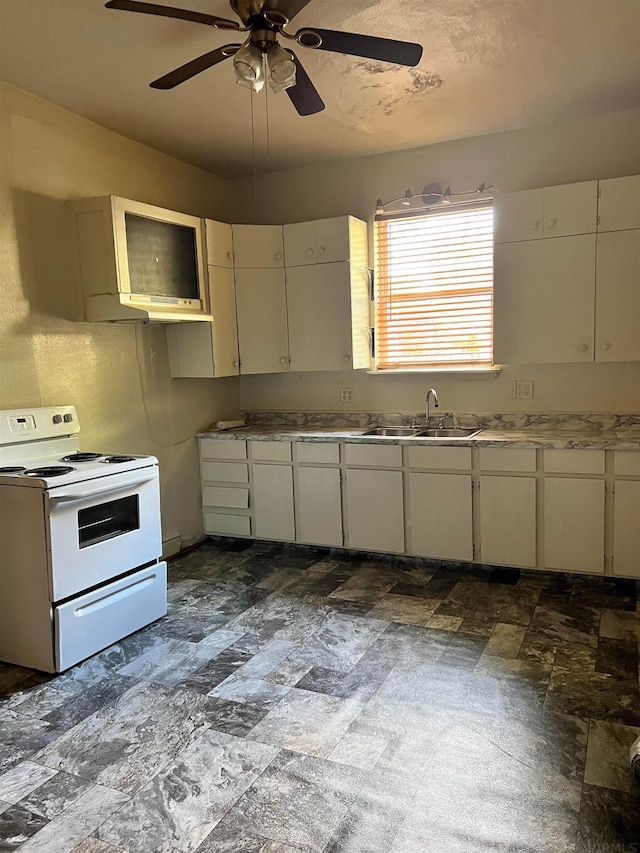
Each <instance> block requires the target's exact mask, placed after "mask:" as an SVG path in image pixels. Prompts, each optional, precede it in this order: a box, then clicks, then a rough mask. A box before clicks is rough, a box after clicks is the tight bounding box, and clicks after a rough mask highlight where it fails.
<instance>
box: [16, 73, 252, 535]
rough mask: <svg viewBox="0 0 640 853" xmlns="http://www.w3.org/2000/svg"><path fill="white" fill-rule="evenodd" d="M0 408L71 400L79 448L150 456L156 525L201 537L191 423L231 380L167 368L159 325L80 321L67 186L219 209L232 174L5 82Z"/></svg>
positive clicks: (209, 211) (232, 403) (206, 211)
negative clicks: (156, 485)
mask: <svg viewBox="0 0 640 853" xmlns="http://www.w3.org/2000/svg"><path fill="white" fill-rule="evenodd" d="M0 143H1V149H0V169H1V173H0V294H1V298H0V409H10V408H18V407H24V406H49V405H56V404H73V405H75V406H76V407H77V410H78V416H79V419H80V424H81V430H82V431H81V446H82V447H83V448H84V449H85V450H101V451H111V452H130V453H151V454H155V455H156V456H157V457H158V459H159V460H160V472H161V488H162V513H163V535H164V537H165V539H167V538H170V537H173V536H176V535H180V537H181V539H182V544H183V545H185V544H188V543H189V542H191V541H193V540H195V539H197V538H198V537H199V536H201V532H202V520H201V510H200V483H199V470H198V461H197V447H196V440H195V438H194V436H195V433H196V432H197V430H198V429H201V428H202V427H204V426H206V425H208V424H209V423H211V422H212V421H214V420H217V419H218V418H221V417H225V418H226V417H232V416H236V414H237V411H238V408H239V387H238V381H237V380H235V379H229V380H215V381H214V380H172V379H171V378H170V375H169V368H168V359H167V351H166V341H165V333H164V329H163V327H161V326H142V325H139V324H136V325H111V324H104V325H103V324H89V323H84V322H77V318H78V317H79V316H81V314H80V313H79V312H80V311H81V299H80V289H79V279H78V274H77V268H78V263H77V252H76V244H75V227H74V222H73V219H72V218H71V215H70V211H69V209H68V206H67V205H66V204H65V202H66V201H67V200H68V199H70V198H82V197H89V196H99V195H119V196H124V197H126V198H132V199H135V200H137V201H144V202H149V203H151V204H156V205H160V206H162V207H168V208H171V209H174V210H179V211H184V212H187V213H192V214H196V215H200V216H210V217H218V218H222V219H225V218H227V217H228V214H229V210H230V206H229V205H230V186H229V184H228V182H226V181H224V180H222V179H220V178H217V177H215V176H213V175H210V174H208V173H206V172H203V171H201V170H200V169H196V168H194V167H192V166H188V165H186V164H184V163H181V162H179V161H177V160H175V159H172V158H170V157H167V156H165V155H163V154H159V153H158V152H156V151H153V150H151V149H149V148H146V147H145V146H142V145H139V144H137V143H135V142H131V141H130V140H127V139H125V138H124V137H122V136H118V135H117V134H114V133H112V132H110V131H107V130H105V129H104V128H102V127H99V126H97V125H95V124H92V123H91V122H88V121H86V120H84V119H82V118H80V117H78V116H75V115H73V114H71V113H69V112H66V111H64V110H62V109H60V108H58V107H55V106H53V105H51V104H49V103H47V102H45V101H42V100H40V99H38V98H35V97H33V96H31V95H27V94H25V93H23V92H20V91H19V90H17V89H14V88H12V87H8V86H3V87H2V88H1V89H0Z"/></svg>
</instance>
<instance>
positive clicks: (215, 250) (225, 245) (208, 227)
mask: <svg viewBox="0 0 640 853" xmlns="http://www.w3.org/2000/svg"><path fill="white" fill-rule="evenodd" d="M204 223H205V233H206V236H207V263H208V264H209V266H214V267H228V268H231V267H232V266H233V242H232V238H231V226H230V225H227V223H226V222H215V221H214V220H213V219H205V221H204Z"/></svg>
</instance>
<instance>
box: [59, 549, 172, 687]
mask: <svg viewBox="0 0 640 853" xmlns="http://www.w3.org/2000/svg"><path fill="white" fill-rule="evenodd" d="M166 612H167V564H166V563H158V564H157V565H155V566H150V567H148V568H146V569H142V570H141V571H137V572H134V573H133V574H131V575H127V577H124V578H120V579H119V580H117V581H114V582H113V583H109V584H107V585H106V586H102V587H100V588H99V589H94V590H93V592H89V593H85V594H84V595H79V596H78V597H77V598H74V599H72V600H71V601H67V602H65V603H64V604H59V605H58V606H57V607H55V608H54V610H53V624H54V630H55V644H56V669H57V670H58V672H62V671H63V670H65V669H68V668H69V667H70V666H73V665H74V664H76V663H78V662H79V661H81V660H84V659H85V658H88V657H90V656H91V655H94V654H95V653H96V652H99V651H100V650H101V649H105V648H106V647H107V646H110V645H111V644H112V643H115V642H116V640H120V639H122V637H126V636H128V635H129V634H132V633H133V632H134V631H137V630H138V629H139V628H142V627H144V626H145V625H148V624H149V623H150V622H153V621H154V620H156V619H159V618H160V617H161V616H164V615H165V613H166Z"/></svg>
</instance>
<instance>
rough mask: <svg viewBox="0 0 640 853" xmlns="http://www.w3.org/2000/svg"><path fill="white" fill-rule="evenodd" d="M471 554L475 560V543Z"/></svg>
mask: <svg viewBox="0 0 640 853" xmlns="http://www.w3.org/2000/svg"><path fill="white" fill-rule="evenodd" d="M471 556H472V557H473V559H474V560H475V558H476V546H475V545H472V546H471Z"/></svg>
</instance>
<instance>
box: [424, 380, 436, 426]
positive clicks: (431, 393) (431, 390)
mask: <svg viewBox="0 0 640 853" xmlns="http://www.w3.org/2000/svg"><path fill="white" fill-rule="evenodd" d="M430 397H433V407H434V409H437V408H438V392H437V391H436V389H435V388H429V390H428V391H427V399H426V400H425V403H426V407H427V429H429V398H430Z"/></svg>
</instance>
